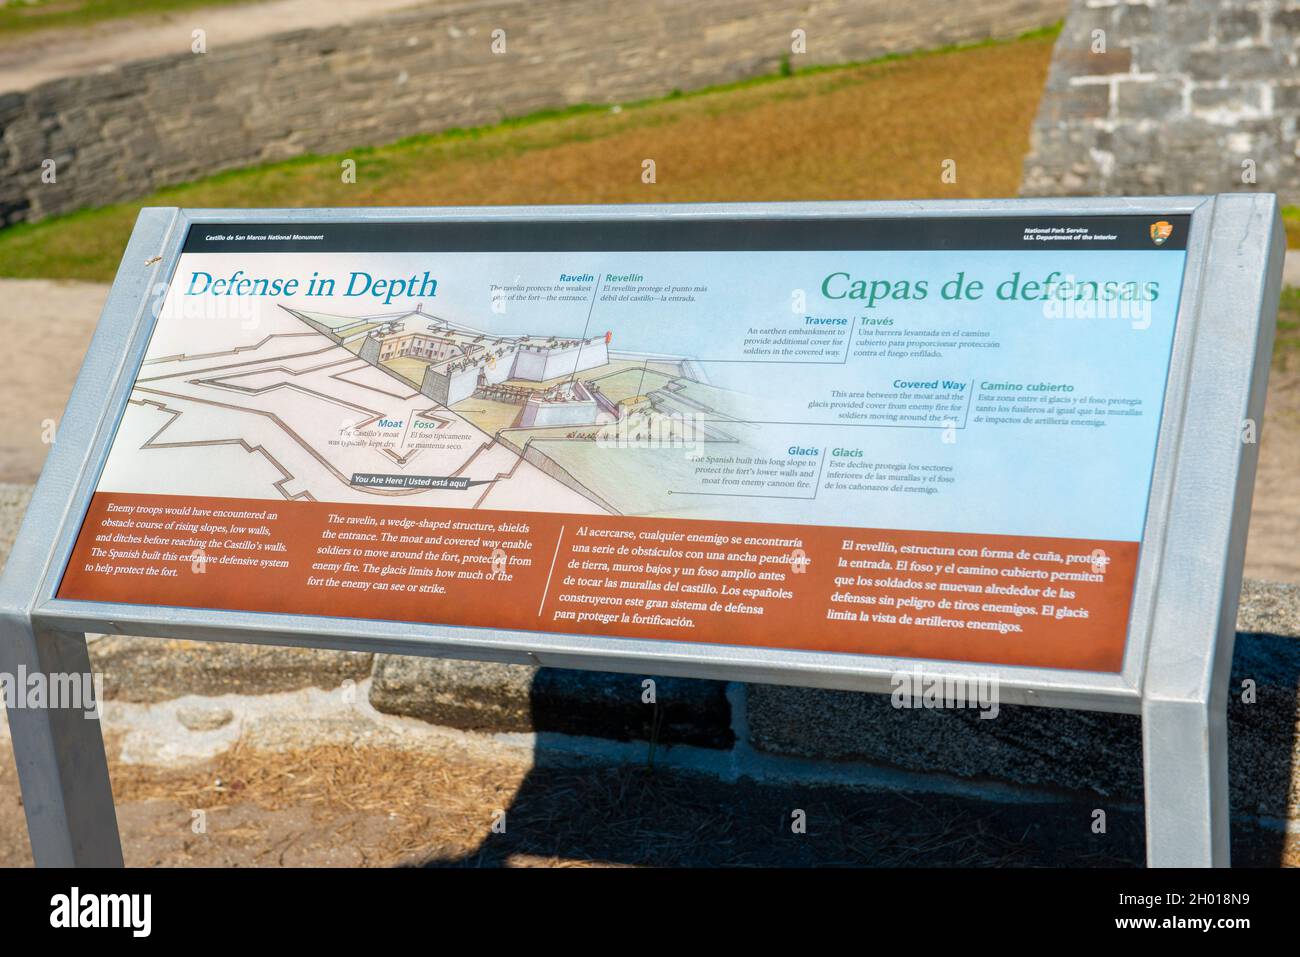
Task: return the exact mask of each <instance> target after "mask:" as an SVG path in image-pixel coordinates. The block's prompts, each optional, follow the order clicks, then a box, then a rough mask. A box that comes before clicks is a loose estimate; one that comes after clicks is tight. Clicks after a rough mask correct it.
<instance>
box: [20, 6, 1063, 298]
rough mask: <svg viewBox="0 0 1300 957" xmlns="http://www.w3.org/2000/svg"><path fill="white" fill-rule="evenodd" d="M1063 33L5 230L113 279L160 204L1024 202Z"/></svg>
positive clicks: (532, 120)
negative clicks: (1032, 138)
mask: <svg viewBox="0 0 1300 957" xmlns="http://www.w3.org/2000/svg"><path fill="white" fill-rule="evenodd" d="M1055 35H1056V29H1055V28H1052V29H1048V30H1041V31H1035V32H1034V33H1032V34H1028V35H1026V36H1024V37H1021V38H1018V39H1016V40H1011V41H984V42H980V43H975V44H969V45H965V46H961V47H952V48H946V49H944V50H938V51H929V52H921V53H912V54H906V55H897V56H887V57H882V58H880V59H878V60H874V61H871V62H868V63H862V64H852V65H845V66H832V67H814V68H808V69H797V70H796V69H787V68H786V67H785V65H784V64H783V65H782V68H781V69H779V70H777V71H776V72H774V73H773V74H771V75H768V76H763V77H756V78H752V79H748V80H744V81H741V82H736V83H729V84H726V85H722V86H717V87H713V88H710V89H707V90H699V91H693V92H690V93H675V94H673V95H670V96H667V97H663V98H660V99H656V100H646V101H641V102H635V103H628V104H622V105H621V106H618V107H610V106H605V105H599V106H597V105H580V106H574V107H570V108H567V109H562V110H549V111H544V112H540V113H535V114H531V115H529V116H526V117H521V118H516V119H510V120H506V121H505V122H502V123H498V124H496V125H493V126H488V127H477V128H472V129H452V130H446V131H443V132H439V133H433V134H421V135H416V136H412V137H409V138H407V139H404V140H402V141H400V142H398V143H394V144H391V145H387V146H382V147H376V148H364V149H354V150H349V151H348V152H347V153H340V154H336V155H331V156H303V157H299V158H296V159H292V160H288V161H283V162H277V163H274V164H270V165H264V166H259V167H254V168H247V169H240V170H235V171H231V172H226V173H221V174H217V175H214V176H210V177H206V178H204V179H202V180H198V181H195V182H193V183H188V184H184V185H179V186H173V187H168V188H165V189H161V190H158V191H157V192H155V193H153V194H151V195H149V196H145V197H142V198H141V199H140V200H138V201H133V202H127V203H120V204H116V205H112V206H107V207H103V208H99V209H90V210H83V211H80V212H77V213H73V214H70V215H66V216H61V217H57V218H53V219H50V220H46V221H44V222H40V223H34V224H19V225H17V226H13V227H10V228H8V229H5V230H3V231H0V276H13V277H29V278H68V279H85V280H97V281H105V280H109V279H111V278H112V276H113V274H114V271H115V269H116V265H117V262H118V260H119V259H120V257H121V252H122V249H123V247H124V246H125V243H126V240H127V237H128V236H129V235H130V232H131V226H132V224H133V223H134V221H135V218H136V215H137V212H138V210H139V208H140V207H141V206H146V205H147V206H184V207H191V208H195V207H233V208H241V207H242V208H249V207H299V206H362V205H365V206H391V205H451V204H465V205H477V204H502V203H564V202H570V203H572V202H577V203H584V202H586V203H591V202H612V203H622V202H699V201H727V200H791V199H845V198H877V199H906V198H924V197H927V196H934V197H940V196H942V197H954V198H960V197H980V196H1010V195H1014V194H1015V192H1016V189H1017V187H1018V184H1019V176H1020V164H1021V161H1022V159H1023V157H1024V154H1025V151H1026V150H1027V148H1028V138H1029V128H1030V126H1031V124H1032V121H1033V117H1034V114H1035V113H1036V111H1037V108H1038V100H1039V95H1040V91H1041V89H1042V84H1043V81H1044V78H1045V75H1046V70H1047V65H1048V62H1049V59H1050V56H1051V49H1052V43H1053V40H1054V38H1055ZM953 89H979V95H978V96H974V97H970V98H963V97H954V96H952V95H951V91H952V90H953ZM773 130H779V131H781V132H780V135H773ZM794 144H816V149H800V148H794ZM644 157H655V158H656V162H657V163H658V164H659V180H658V183H657V184H655V185H654V186H646V185H645V184H643V183H642V182H641V180H640V171H641V165H640V164H641V161H642V158H644ZM948 157H955V158H957V159H958V160H959V161H960V164H961V166H960V170H961V175H960V181H959V183H958V184H956V185H953V184H944V183H942V182H941V181H940V178H939V175H938V171H939V169H940V164H941V163H942V162H943V161H944V160H945V159H946V158H948ZM344 158H348V159H353V160H355V161H356V163H357V174H358V175H357V182H356V183H355V184H343V183H342V182H341V177H340V172H341V170H340V163H341V161H342V160H343V159H344ZM69 175H73V174H69ZM54 188H57V187H54Z"/></svg>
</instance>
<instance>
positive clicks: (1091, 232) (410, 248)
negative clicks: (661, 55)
mask: <svg viewBox="0 0 1300 957" xmlns="http://www.w3.org/2000/svg"><path fill="white" fill-rule="evenodd" d="M1190 223H1191V217H1190V216H1188V215H1186V214H1178V215H1169V216H1158V215H1154V216H1153V215H1146V216H1133V215H1123V216H1035V217H1021V216H1016V217H1001V216H953V217H942V216H932V217H917V218H906V219H875V218H872V219H817V218H804V219H697V220H683V219H643V220H548V221H543V220H519V221H513V222H512V221H506V220H495V221H485V222H437V221H431V222H391V223H375V222H369V223H348V222H333V223H247V224H239V223H197V224H195V225H193V226H191V227H190V231H189V234H188V235H187V236H186V238H185V249H184V251H185V252H187V253H237V252H255V253H266V252H284V253H305V252H312V253H401V252H593V251H602V252H603V251H610V252H659V251H681V252H702V251H711V250H739V251H751V250H770V251H776V252H792V251H799V250H868V251H869V250H879V251H899V252H905V251H926V250H936V251H938V250H981V249H987V250H1062V249H1167V250H1182V249H1186V248H1187V232H1188V227H1189V225H1190ZM1157 224H1160V225H1157ZM1157 239H1159V240H1161V241H1159V242H1157Z"/></svg>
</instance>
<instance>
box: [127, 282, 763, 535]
mask: <svg viewBox="0 0 1300 957" xmlns="http://www.w3.org/2000/svg"><path fill="white" fill-rule="evenodd" d="M271 325H272V327H273V329H272V331H270V333H269V334H266V335H263V336H261V337H260V338H256V337H254V336H251V335H250V336H249V339H250V340H251V341H249V342H247V343H246V344H243V345H239V346H235V347H233V348H230V349H228V350H224V351H213V352H205V353H202V354H189V353H183V354H178V355H170V356H151V357H150V358H148V359H146V361H145V364H144V366H143V367H142V369H141V372H140V375H139V377H138V378H137V381H136V384H135V388H134V389H133V391H132V396H131V400H130V405H129V407H128V413H127V415H126V416H125V417H124V418H123V422H122V425H121V427H120V428H119V433H118V440H117V441H116V442H115V445H114V451H113V454H112V455H111V456H110V459H109V462H108V465H107V467H106V469H105V475H104V480H103V481H102V482H101V488H104V489H111V488H114V487H116V488H118V489H120V490H132V491H143V492H160V493H176V494H224V495H227V496H231V495H235V496H245V497H262V498H266V497H275V498H280V497H283V498H285V499H303V500H319V501H339V502H364V501H376V500H383V499H384V498H388V499H393V498H397V499H400V500H401V501H403V502H406V503H410V504H428V505H439V506H452V507H471V508H496V509H521V510H539V511H564V512H575V513H610V514H665V513H681V512H683V511H690V510H691V509H692V507H693V505H692V503H691V499H692V496H691V492H692V490H695V489H698V488H699V487H700V484H699V479H698V478H697V476H696V469H695V463H696V462H697V461H698V460H699V459H700V458H701V457H702V456H703V455H704V454H705V450H716V451H710V452H708V454H710V455H714V454H732V453H734V452H743V451H744V450H745V449H746V448H747V445H748V440H749V439H750V438H752V436H753V429H754V427H753V426H750V425H747V424H746V423H745V421H744V420H745V418H746V415H747V412H748V410H747V409H746V407H745V403H746V399H745V397H744V396H742V395H740V394H738V393H736V392H732V391H729V390H725V389H720V388H716V387H714V386H712V385H710V384H709V383H708V382H707V380H706V378H705V376H704V374H703V372H702V371H701V369H700V368H699V366H698V363H696V362H695V361H693V360H692V359H690V358H686V357H680V356H662V355H647V354H642V353H629V352H617V351H614V350H613V349H612V344H613V341H614V338H615V335H614V333H612V332H606V331H602V332H600V333H599V334H597V335H594V336H590V337H586V338H576V339H575V338H565V337H562V336H547V335H537V334H527V335H501V334H495V333H489V332H486V331H484V330H481V329H476V328H472V327H470V326H467V325H464V324H460V323H457V322H453V321H450V320H448V319H446V318H442V317H439V316H436V315H433V314H432V313H430V312H426V311H425V307H424V306H423V304H420V305H417V306H416V307H415V308H414V309H412V310H407V311H400V312H392V313H383V314H378V315H365V316H343V315H332V314H327V313H321V312H310V311H302V310H297V309H291V308H289V307H287V306H283V305H280V306H277V307H276V315H275V318H274V319H273V320H272V322H271ZM408 474H409V475H416V476H434V477H439V478H442V477H445V478H450V479H455V480H464V481H460V482H458V483H455V484H451V485H449V486H448V485H444V486H443V487H438V488H427V487H426V488H404V487H383V486H382V485H369V484H367V483H365V482H358V481H356V480H355V479H356V477H357V476H359V475H395V476H400V475H408ZM208 483H210V484H211V486H212V490H208V489H206V488H205V485H206V484H208ZM217 489H220V490H221V491H219V492H218V491H216V490H217Z"/></svg>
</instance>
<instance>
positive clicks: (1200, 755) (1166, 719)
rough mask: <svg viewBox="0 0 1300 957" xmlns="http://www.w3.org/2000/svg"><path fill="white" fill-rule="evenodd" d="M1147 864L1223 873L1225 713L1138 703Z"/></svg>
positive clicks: (1190, 705) (1197, 704) (1187, 704)
mask: <svg viewBox="0 0 1300 957" xmlns="http://www.w3.org/2000/svg"><path fill="white" fill-rule="evenodd" d="M1142 753H1143V764H1144V765H1145V767H1144V771H1145V781H1146V824H1147V865H1148V866H1149V867H1227V866H1228V864H1229V849H1228V731H1227V718H1226V714H1225V708H1224V706H1223V705H1222V704H1220V705H1219V706H1218V707H1215V706H1214V705H1213V704H1211V703H1209V702H1205V701H1168V700H1159V699H1157V700H1150V699H1148V700H1146V701H1144V702H1143V705H1142Z"/></svg>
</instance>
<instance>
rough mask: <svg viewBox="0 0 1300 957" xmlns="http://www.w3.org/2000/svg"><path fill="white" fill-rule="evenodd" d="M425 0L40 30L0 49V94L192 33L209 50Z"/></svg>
mask: <svg viewBox="0 0 1300 957" xmlns="http://www.w3.org/2000/svg"><path fill="white" fill-rule="evenodd" d="M428 3H429V0H330V2H329V3H321V2H320V0H270V2H264V3H253V4H248V5H242V4H241V5H236V6H229V7H212V8H203V7H200V8H198V9H195V10H185V11H181V12H178V13H166V14H157V15H152V16H148V17H139V18H132V19H128V20H109V21H105V22H103V23H97V24H95V25H94V26H90V27H78V28H75V29H60V30H43V31H41V32H39V33H34V34H30V35H24V36H23V37H22V38H21V40H15V41H14V42H10V43H4V44H0V92H8V91H10V90H26V89H30V88H31V87H33V86H37V85H38V84H41V83H44V82H46V81H48V80H53V79H57V78H58V77H61V76H72V75H74V74H78V73H89V72H92V71H94V70H98V69H102V68H104V67H107V66H114V65H117V64H120V63H125V62H128V61H130V60H144V59H148V58H150V57H156V56H165V55H167V54H169V53H184V52H188V51H189V50H190V46H191V43H192V33H193V31H194V30H196V29H203V30H204V31H206V33H207V45H208V49H209V50H215V49H217V48H219V47H222V46H228V45H230V44H232V43H239V42H241V41H244V40H252V39H254V38H256V37H260V36H267V35H269V34H273V33H284V32H286V31H289V30H302V29H308V28H311V27H323V26H329V25H330V24H335V23H351V22H354V21H357V20H363V19H370V18H373V17H375V16H377V15H380V14H383V13H387V12H388V11H390V10H396V9H399V8H402V7H410V6H419V5H427V4H428Z"/></svg>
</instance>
